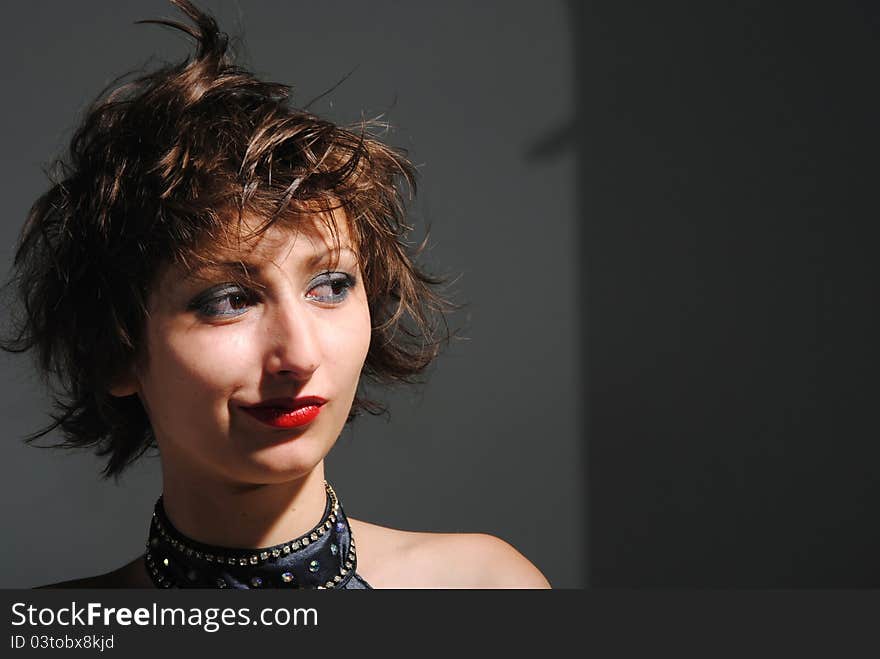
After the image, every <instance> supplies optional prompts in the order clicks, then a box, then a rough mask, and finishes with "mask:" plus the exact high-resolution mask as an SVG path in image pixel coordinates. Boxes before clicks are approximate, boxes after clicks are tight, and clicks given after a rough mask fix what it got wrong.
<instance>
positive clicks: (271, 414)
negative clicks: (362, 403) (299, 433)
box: [241, 398, 326, 428]
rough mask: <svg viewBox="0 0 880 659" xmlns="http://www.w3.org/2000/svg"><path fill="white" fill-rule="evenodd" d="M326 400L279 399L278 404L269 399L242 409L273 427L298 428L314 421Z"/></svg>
mask: <svg viewBox="0 0 880 659" xmlns="http://www.w3.org/2000/svg"><path fill="white" fill-rule="evenodd" d="M325 402H326V401H324V400H323V399H320V398H308V399H298V400H296V401H292V402H288V403H282V402H280V401H279V402H278V403H277V404H276V403H275V401H267V403H264V404H262V405H258V406H255V407H242V408H241V409H243V410H244V411H245V412H247V413H248V414H249V415H250V416H252V417H253V418H255V419H256V420H257V421H260V422H262V423H264V424H266V425H268V426H271V427H273V428H298V427H301V426H306V425H308V424H310V423H311V422H312V421H314V420H315V419H316V418H317V417H318V414H319V413H320V411H321V406H322V405H323V404H324V403H325Z"/></svg>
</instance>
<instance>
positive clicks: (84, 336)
mask: <svg viewBox="0 0 880 659" xmlns="http://www.w3.org/2000/svg"><path fill="white" fill-rule="evenodd" d="M171 2H172V3H173V4H174V5H175V6H177V7H178V8H179V9H180V10H182V11H183V12H184V13H185V14H186V15H187V16H188V17H189V19H190V20H191V21H192V25H190V24H188V23H178V22H174V21H167V20H153V21H141V22H144V23H158V24H163V25H167V26H170V27H173V28H176V29H179V30H182V31H184V32H186V33H187V34H189V35H190V36H191V37H192V38H193V39H195V41H196V44H197V50H196V53H195V55H193V56H190V57H188V58H186V59H185V60H184V61H182V62H180V63H178V64H174V65H166V66H164V67H162V68H159V69H158V70H156V71H154V72H151V73H147V74H143V75H140V76H139V77H135V78H133V79H132V80H131V81H130V82H127V83H125V84H121V85H119V86H117V87H116V88H115V89H109V90H105V92H104V93H102V94H101V95H100V96H99V97H98V100H97V101H95V103H94V104H93V105H92V106H91V107H90V109H89V110H88V112H87V113H86V116H85V118H84V120H83V122H82V124H81V125H80V127H79V128H78V129H77V130H76V132H75V133H74V135H73V138H72V141H71V144H70V152H69V157H68V158H67V159H66V160H59V161H57V162H56V163H55V166H56V167H55V171H56V174H55V175H54V176H53V177H52V182H53V183H54V185H53V186H52V187H51V189H50V190H49V191H48V192H47V193H46V194H44V195H43V196H42V197H40V198H39V199H38V200H37V201H36V203H35V204H34V206H33V207H32V209H31V211H30V213H29V216H28V218H27V221H26V223H25V225H24V228H23V229H22V233H21V236H20V239H19V243H18V247H17V250H16V254H15V260H14V270H13V272H14V276H13V278H12V279H11V280H10V281H9V284H12V283H16V284H17V291H18V296H19V301H20V303H21V306H22V308H23V312H24V313H23V315H20V316H19V317H18V319H17V324H16V328H15V330H14V333H15V334H16V336H15V338H14V339H10V340H9V341H5V342H3V344H2V345H0V347H2V348H3V349H4V350H6V351H8V352H23V351H26V350H29V349H32V348H33V349H35V357H36V360H37V363H38V366H39V369H40V371H41V373H42V374H43V377H44V380H45V381H46V382H47V384H50V385H54V386H56V387H57V388H56V389H55V396H54V404H55V408H56V414H53V415H52V418H53V423H51V424H50V425H49V426H48V427H46V428H44V429H43V430H41V431H39V432H37V433H35V434H33V435H31V436H30V437H29V438H28V439H27V441H33V440H34V439H37V438H39V437H42V436H44V435H46V434H48V433H49V432H51V431H53V430H55V429H56V428H60V429H61V432H62V434H63V436H64V440H63V441H62V442H61V443H60V444H58V446H62V447H94V448H95V450H96V453H97V454H98V455H100V456H108V460H107V464H106V466H105V468H104V475H105V476H110V475H116V476H118V474H120V473H121V472H122V471H123V470H124V469H125V468H126V467H127V466H128V465H129V464H131V463H132V462H133V461H134V460H136V459H137V458H138V457H140V456H141V455H142V454H143V453H144V452H145V451H146V450H147V449H148V448H150V447H151V446H155V437H154V435H153V431H152V428H151V426H150V422H149V419H148V417H147V415H146V412H145V410H144V408H143V406H142V405H141V402H140V400H139V398H138V397H137V396H136V395H135V396H128V397H124V398H116V397H114V396H112V395H111V394H110V393H109V389H110V387H111V385H112V383H113V382H114V380H115V379H117V378H118V377H120V375H121V374H122V373H123V372H125V370H126V369H128V368H130V366H131V365H132V364H134V363H136V361H137V360H138V359H140V357H141V354H142V351H143V346H142V344H143V340H142V339H143V331H144V327H145V323H146V318H147V302H148V297H149V294H150V292H151V290H152V288H153V286H154V285H155V283H156V279H157V276H158V274H159V273H160V271H161V269H162V268H163V267H164V266H167V265H169V264H171V263H174V264H178V265H182V266H184V267H186V268H187V269H189V270H192V269H194V268H196V267H199V266H201V265H205V264H210V263H212V261H213V258H214V256H215V255H216V254H217V253H218V250H220V249H223V248H225V247H228V246H231V245H232V243H234V242H236V241H237V242H238V245H239V246H240V244H241V240H242V235H243V231H242V226H243V225H242V218H243V217H244V216H245V215H247V216H249V217H256V218H258V219H259V221H260V225H259V226H258V227H257V228H256V229H255V230H254V231H253V232H252V233H251V234H249V235H248V236H246V237H245V239H246V240H247V239H250V238H253V237H256V236H259V235H261V234H262V233H263V232H265V230H266V229H268V228H269V227H270V226H272V225H273V224H275V223H276V222H279V221H281V222H286V223H293V224H296V223H298V224H299V225H303V224H305V223H303V222H302V218H303V216H304V215H305V214H311V215H312V216H313V217H320V218H321V219H322V221H323V222H324V223H325V225H326V226H327V227H328V228H329V229H330V230H331V233H332V234H333V236H334V237H336V240H337V246H338V233H337V227H336V225H335V220H333V219H332V218H333V216H332V215H331V214H330V213H329V211H331V210H333V209H336V208H341V209H342V210H343V211H344V215H345V218H346V220H347V222H348V226H349V229H350V232H351V234H352V241H353V243H354V246H355V249H356V251H357V252H358V256H359V261H360V263H361V266H362V270H363V276H364V286H365V289H366V292H367V298H368V301H369V308H370V313H371V318H372V324H373V327H372V338H371V342H370V349H369V353H368V355H367V359H366V363H365V365H364V370H363V375H365V376H366V377H367V378H369V379H370V380H371V381H373V382H375V383H378V384H393V383H398V382H410V383H414V382H418V381H419V380H418V379H417V378H416V376H417V375H418V374H420V373H422V372H423V371H424V370H425V369H426V368H427V367H428V366H429V365H430V364H431V363H432V362H433V360H434V359H435V357H436V356H437V354H438V352H439V348H440V345H441V344H442V343H444V342H445V341H448V339H449V338H451V337H452V336H454V334H455V333H454V332H452V333H451V332H450V331H449V326H448V323H447V320H446V314H447V312H449V311H452V310H454V309H456V308H458V305H454V304H452V303H451V302H450V301H449V300H447V299H446V298H444V297H443V296H442V295H441V294H439V293H438V292H437V291H436V290H434V289H435V288H436V287H437V286H439V285H440V284H443V283H445V280H444V279H440V278H435V277H432V276H430V275H428V274H427V273H426V272H424V271H423V270H421V269H420V268H419V267H418V266H417V265H416V264H415V258H416V257H417V256H418V255H419V254H420V253H421V251H422V250H423V249H424V248H425V245H426V244H427V237H426V238H425V240H424V241H422V242H421V244H419V245H418V246H414V247H410V246H409V244H408V243H407V241H406V237H407V235H408V233H409V232H410V231H411V230H412V228H413V227H412V226H410V225H408V224H407V223H406V218H405V202H406V198H405V197H406V195H405V194H404V191H406V190H409V192H410V193H414V190H415V172H414V168H413V166H412V165H411V164H410V163H409V162H408V161H407V159H406V158H405V156H404V155H403V154H402V153H401V152H399V151H397V150H395V149H392V148H390V147H388V146H386V145H385V144H383V143H382V142H380V141H379V140H378V139H377V138H375V137H373V136H372V134H371V133H370V130H372V128H373V125H372V124H366V123H365V124H362V125H360V126H359V129H351V130H349V129H344V128H341V127H338V126H336V125H334V124H332V123H330V122H328V121H325V120H322V119H320V118H318V117H317V116H315V115H313V114H311V113H309V112H306V111H303V110H298V109H295V108H292V107H291V106H290V105H289V103H288V95H289V91H290V90H289V87H287V86H286V85H282V84H277V83H271V82H264V81H261V80H259V79H257V78H256V77H255V76H254V75H252V74H251V73H250V72H248V71H247V70H245V69H243V68H241V67H239V66H237V65H235V64H234V63H233V61H232V57H231V56H230V54H229V52H228V51H229V48H228V41H229V40H228V37H227V35H225V34H223V33H221V32H220V31H219V29H218V26H217V23H216V21H215V20H214V19H213V18H212V17H211V16H209V15H207V14H205V13H203V12H202V11H200V10H199V9H197V8H196V7H195V6H194V5H193V4H192V3H190V2H189V1H188V0H171ZM236 218H237V220H238V223H237V227H236V230H231V228H230V227H232V226H234V225H235V219H236ZM300 228H303V227H300ZM230 236H232V237H233V238H230ZM53 378H54V379H55V380H56V381H57V383H56V382H53ZM362 411H366V412H369V413H371V414H382V413H385V412H387V409H386V408H385V407H384V406H383V405H381V404H379V403H377V402H375V401H371V400H369V399H366V398H364V397H363V396H362V395H361V394H360V392H359V395H358V396H357V397H356V398H355V401H354V404H353V406H352V410H351V413H350V415H349V418H348V421H351V420H352V419H353V418H354V417H355V416H357V415H358V414H359V413H360V412H362Z"/></svg>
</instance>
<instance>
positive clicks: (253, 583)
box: [251, 577, 263, 588]
mask: <svg viewBox="0 0 880 659" xmlns="http://www.w3.org/2000/svg"><path fill="white" fill-rule="evenodd" d="M262 585H263V580H262V579H260V577H254V578H253V579H251V586H253V587H254V588H259V587H260V586H262Z"/></svg>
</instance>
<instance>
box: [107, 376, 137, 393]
mask: <svg viewBox="0 0 880 659" xmlns="http://www.w3.org/2000/svg"><path fill="white" fill-rule="evenodd" d="M108 391H109V392H110V395H111V396H115V397H116V398H125V397H126V396H133V395H134V394H136V393H137V392H138V383H137V378H135V377H134V376H133V375H125V376H123V377H120V378H117V379H116V380H115V381H114V382H113V384H111V385H110V388H109V389H108Z"/></svg>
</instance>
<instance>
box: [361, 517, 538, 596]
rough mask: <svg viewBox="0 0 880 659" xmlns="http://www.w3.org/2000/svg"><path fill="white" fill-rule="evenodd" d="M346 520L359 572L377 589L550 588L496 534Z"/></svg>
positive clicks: (525, 561)
mask: <svg viewBox="0 0 880 659" xmlns="http://www.w3.org/2000/svg"><path fill="white" fill-rule="evenodd" d="M349 521H350V522H351V526H352V531H353V533H354V536H355V538H356V542H357V548H358V573H359V574H360V575H361V576H362V577H363V578H364V579H366V581H367V582H368V583H370V584H371V585H372V586H374V587H376V588H481V589H482V588H550V584H549V582H548V581H547V579H546V578H545V577H544V575H543V574H541V571H540V570H538V568H536V567H535V566H534V565H533V564H532V563H531V562H530V561H529V560H528V559H527V558H526V557H525V556H523V555H522V554H521V553H519V552H518V551H517V550H516V549H514V548H513V547H512V546H511V545H510V544H508V543H507V542H505V541H504V540H501V539H500V538H497V537H495V536H492V535H488V534H484V533H422V532H415V531H402V530H398V529H391V528H387V527H383V526H377V525H375V524H369V523H367V522H362V521H358V520H354V519H350V520H349Z"/></svg>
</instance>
